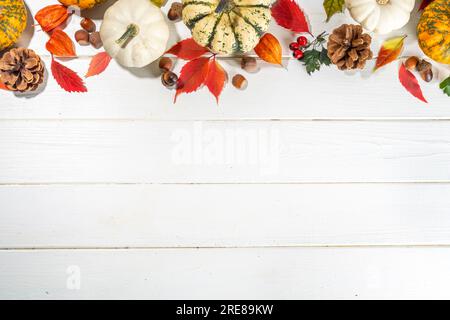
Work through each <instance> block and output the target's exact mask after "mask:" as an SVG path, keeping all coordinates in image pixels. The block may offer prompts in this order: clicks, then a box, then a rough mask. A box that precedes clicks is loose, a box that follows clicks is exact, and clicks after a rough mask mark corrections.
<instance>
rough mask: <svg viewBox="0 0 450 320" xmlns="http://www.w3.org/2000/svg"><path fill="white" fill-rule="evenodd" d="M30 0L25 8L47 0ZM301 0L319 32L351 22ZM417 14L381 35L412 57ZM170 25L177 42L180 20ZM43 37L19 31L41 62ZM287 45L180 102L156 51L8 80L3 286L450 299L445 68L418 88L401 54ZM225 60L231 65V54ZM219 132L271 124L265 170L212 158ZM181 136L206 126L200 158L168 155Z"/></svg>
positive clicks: (40, 290) (0, 203)
mask: <svg viewBox="0 0 450 320" xmlns="http://www.w3.org/2000/svg"><path fill="white" fill-rule="evenodd" d="M26 2H27V4H28V6H29V9H30V11H31V14H32V15H34V14H35V13H36V12H37V10H39V9H40V8H42V7H44V6H45V5H48V4H54V3H56V0H55V1H52V0H43V1H26ZM110 2H111V1H110ZM300 3H301V5H302V7H304V8H305V11H306V12H307V13H308V15H309V17H310V20H311V24H312V28H313V33H314V34H318V33H320V32H322V31H324V30H327V31H332V29H333V28H334V27H336V26H339V25H341V24H342V23H344V22H350V21H351V19H350V18H349V17H348V15H347V14H342V15H339V16H335V17H334V18H333V19H332V21H331V22H330V23H328V24H326V23H324V22H323V21H324V20H325V14H324V12H323V9H322V6H321V4H322V2H321V1H318V0H309V1H307V0H301V1H300ZM105 7H107V6H103V7H102V8H103V9H102V8H100V9H99V10H96V11H94V12H90V13H89V15H90V16H92V17H93V18H97V19H98V18H101V16H102V14H103V12H102V11H104V8H105ZM413 16H414V17H413V19H412V22H411V23H410V24H409V25H408V26H407V27H406V28H405V29H403V30H401V31H398V32H394V33H393V34H392V35H391V36H393V35H401V34H404V33H406V34H408V35H409V36H408V38H407V40H406V50H405V53H404V55H405V56H406V55H411V54H420V51H419V50H418V48H417V44H416V36H415V25H416V23H417V16H418V14H417V10H415V11H414V14H413ZM78 21H79V18H78V17H74V18H73V19H72V22H71V24H70V26H69V27H68V28H67V30H68V32H69V33H70V34H73V32H74V31H75V30H76V29H77V24H78ZM32 24H33V22H32V21H30V23H29V25H30V26H31V25H32ZM171 29H172V39H171V42H170V45H171V44H173V43H175V42H176V41H177V40H179V39H183V38H186V37H188V36H189V35H188V32H187V30H186V28H185V27H184V26H183V25H182V23H177V24H176V25H174V24H171ZM271 32H273V33H274V34H276V35H277V37H278V38H279V39H280V41H281V42H282V43H283V45H285V46H287V44H288V43H289V42H290V41H292V40H293V39H294V38H295V36H294V35H292V34H290V33H289V32H288V31H285V30H282V29H281V28H279V27H276V26H273V28H272V30H271ZM46 39H47V36H46V35H45V34H44V33H43V32H41V31H39V30H37V29H36V30H34V31H33V28H31V27H29V28H28V30H27V33H26V35H25V36H24V38H23V40H22V44H26V45H29V47H30V48H33V49H35V50H36V51H37V52H38V53H39V54H41V55H42V56H43V57H44V60H45V62H46V64H47V67H48V66H49V62H50V57H49V55H48V53H46V51H45V49H44V48H45V42H46ZM382 40H383V38H375V39H374V45H373V50H374V51H375V52H377V51H378V48H379V45H380V43H381V42H382ZM77 49H78V53H79V54H80V58H79V59H76V60H72V61H66V62H64V63H65V64H66V65H68V66H70V67H71V68H73V69H74V70H76V71H77V72H78V73H79V74H81V75H83V74H84V73H85V72H86V70H87V67H88V64H89V59H90V56H92V55H93V54H95V50H94V49H92V48H80V47H77ZM284 53H285V56H286V59H285V61H284V63H285V65H286V68H287V70H286V69H283V68H280V67H274V66H268V65H265V64H261V65H262V66H263V67H262V70H261V71H260V72H259V73H258V74H255V75H247V74H246V76H247V77H248V79H249V87H248V89H247V90H246V91H245V92H240V91H238V90H235V89H234V88H232V87H231V85H229V86H227V88H226V89H225V91H224V93H223V95H222V97H221V102H220V105H219V106H217V105H216V103H215V101H214V99H213V98H212V97H211V96H210V95H209V93H208V92H207V91H206V90H205V89H203V90H201V91H200V92H198V93H194V94H191V95H183V96H180V98H179V101H178V102H177V104H175V105H174V104H173V103H172V101H173V95H174V92H173V91H168V90H166V89H165V88H163V87H162V86H161V84H160V80H159V79H158V77H159V73H158V71H157V68H156V67H155V66H154V65H153V66H150V67H148V68H145V69H142V70H126V69H123V68H121V67H120V66H118V65H117V64H116V63H115V62H113V63H112V64H111V65H110V67H109V68H108V70H107V71H106V72H105V73H104V74H103V75H101V76H99V77H95V78H91V79H88V80H87V86H88V88H89V93H87V94H68V93H65V92H63V91H62V90H61V89H60V88H59V87H58V86H57V84H56V83H55V81H54V80H53V79H52V78H51V76H49V79H48V83H47V84H46V87H45V89H44V90H43V91H42V92H40V93H39V94H37V95H34V96H31V97H30V96H27V97H24V96H20V97H15V96H14V95H13V94H12V93H7V92H1V93H0V95H1V100H0V155H1V156H0V248H1V250H0V298H6V299H13V298H36V299H51V298H67V299H75V298H82V299H87V298H160V299H162V298H172V299H174V298H180V299H189V298H202V299H205V298H208V299H209V298H235V299H240V298H266V299H278V298H333V299H336V298H351V299H362V298H450V293H449V292H448V288H449V287H450V273H449V271H448V270H449V268H450V248H449V247H448V246H449V244H450V197H449V195H450V184H449V182H450V166H449V163H450V98H448V97H446V96H444V95H443V94H442V92H441V91H440V90H439V89H438V79H442V78H443V77H445V76H447V75H448V73H449V71H448V68H447V67H444V66H440V67H439V68H438V69H436V70H435V74H436V78H437V79H436V80H435V81H434V82H432V83H431V84H424V83H423V82H422V86H423V89H424V94H425V96H426V97H427V98H428V99H429V101H430V103H429V104H428V105H426V104H424V103H422V102H420V101H418V100H416V99H415V98H413V97H412V96H410V94H409V93H407V92H406V91H405V90H404V89H403V87H402V86H401V85H400V83H399V81H398V76H397V70H398V63H397V62H394V63H393V64H392V65H390V66H388V67H386V68H384V69H383V70H380V71H379V72H377V73H376V74H374V75H370V72H367V71H366V72H363V73H355V74H346V73H342V72H339V71H337V70H336V69H335V68H326V69H324V70H323V71H322V72H320V73H317V74H314V76H312V77H309V76H308V75H307V74H306V72H305V70H304V68H303V67H302V66H301V64H300V63H298V62H297V61H294V60H290V59H289V52H288V50H285V52H284ZM221 63H222V64H223V66H224V67H225V69H227V70H228V72H229V75H230V77H231V76H232V75H234V74H235V73H236V72H241V71H239V67H238V64H239V60H238V59H226V60H221ZM181 65H182V62H178V63H177V70H179V68H180V67H181ZM436 66H437V65H436ZM369 68H370V66H369ZM199 127H200V128H201V130H202V131H201V133H200V135H198V134H197V133H196V128H197V129H198V128H199ZM239 130H241V131H239ZM242 130H243V131H242ZM227 132H232V133H236V132H246V133H250V134H255V133H257V134H258V135H259V134H261V135H262V136H263V137H267V136H270V135H272V134H273V135H274V136H275V140H273V141H272V142H270V141H271V140H269V139H267V138H266V139H265V138H261V139H259V140H258V142H257V143H256V150H263V148H266V147H268V148H269V150H271V156H273V157H272V158H271V159H276V162H272V164H273V163H276V166H275V167H274V168H275V169H276V170H272V171H270V172H265V171H264V170H261V166H260V162H258V161H256V162H252V161H244V162H243V163H238V162H236V161H235V162H233V161H231V162H228V163H217V162H213V163H209V162H207V158H205V154H204V153H201V152H202V151H205V150H206V149H207V148H208V146H211V140H208V139H211V137H213V138H214V137H215V138H216V140H214V139H213V140H212V141H215V143H216V145H215V146H217V143H218V142H217V141H222V142H223V141H225V143H226V142H227V141H228V142H229V141H230V140H229V139H228V138H226V133H227ZM180 135H181V136H182V137H190V138H192V140H191V141H196V142H197V143H200V146H201V147H200V150H201V151H200V158H199V159H200V160H198V159H197V160H198V161H191V162H190V163H189V161H187V162H186V161H184V162H183V161H182V162H181V163H180V162H179V161H176V159H175V158H174V150H176V148H177V147H180V142H179V141H177V140H176V139H174V137H175V138H176V137H179V136H180ZM217 139H218V140H217ZM227 139H228V140H227ZM274 147H275V149H273V148H274ZM205 148H206V149H205ZM196 150H197V151H196V152H198V149H196ZM274 150H275V151H274ZM194 153H195V152H194ZM197 155H198V153H197ZM225 155H227V154H225ZM228 155H229V154H228ZM257 160H261V158H258V159H257Z"/></svg>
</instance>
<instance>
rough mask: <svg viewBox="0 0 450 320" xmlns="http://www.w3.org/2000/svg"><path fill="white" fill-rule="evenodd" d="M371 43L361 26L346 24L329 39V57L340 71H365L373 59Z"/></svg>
mask: <svg viewBox="0 0 450 320" xmlns="http://www.w3.org/2000/svg"><path fill="white" fill-rule="evenodd" d="M371 43H372V37H371V36H370V35H368V34H367V33H363V28H362V27H361V26H360V25H352V24H344V25H342V26H340V27H339V28H337V29H335V30H334V31H333V33H332V34H331V35H330V37H329V38H328V57H329V58H330V59H331V62H332V63H333V64H335V65H336V66H337V67H338V68H339V69H340V70H352V69H363V68H364V67H365V65H366V62H367V60H370V59H372V57H373V53H372V50H370V44H371Z"/></svg>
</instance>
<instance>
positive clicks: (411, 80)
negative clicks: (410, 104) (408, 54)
mask: <svg viewBox="0 0 450 320" xmlns="http://www.w3.org/2000/svg"><path fill="white" fill-rule="evenodd" d="M398 78H399V79H400V83H401V84H402V85H403V87H405V89H406V90H408V92H409V93H411V94H412V95H413V96H414V97H416V98H417V99H419V100H421V101H423V102H425V103H428V101H427V100H426V99H425V97H424V96H423V93H422V89H421V88H420V85H419V82H418V81H417V78H416V76H415V75H414V74H413V73H412V72H411V71H409V70H408V69H406V67H405V65H404V64H403V63H402V64H401V66H400V70H399V73H398Z"/></svg>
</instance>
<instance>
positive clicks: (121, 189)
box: [0, 184, 450, 248]
mask: <svg viewBox="0 0 450 320" xmlns="http://www.w3.org/2000/svg"><path fill="white" fill-rule="evenodd" d="M449 192H450V185H448V184H390V185H384V184H382V185H379V184H375V185H370V184H369V185H367V184H337V185H326V184H325V185H322V184H317V185H310V184H305V185H190V184H188V185H77V186H73V185H61V186H2V187H0V203H1V204H2V206H1V208H2V210H1V213H0V221H1V222H0V234H1V235H2V236H1V238H0V247H1V248H76V247H81V248H86V247H91V248H92V247H95V248H98V247H106V248H116V247H123V248H125V247H250V246H316V245H334V246H336V245H392V244H396V245H399V244H401V245H425V244H426V245H430V244H439V245H442V244H446V245H450V217H449V216H448V208H449V207H450V199H449V197H447V195H448V194H449ZM324 199H326V201H324Z"/></svg>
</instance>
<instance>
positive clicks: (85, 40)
mask: <svg viewBox="0 0 450 320" xmlns="http://www.w3.org/2000/svg"><path fill="white" fill-rule="evenodd" d="M75 41H76V42H78V44H79V45H80V46H88V45H89V33H88V32H87V31H86V30H78V31H77V32H75Z"/></svg>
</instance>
